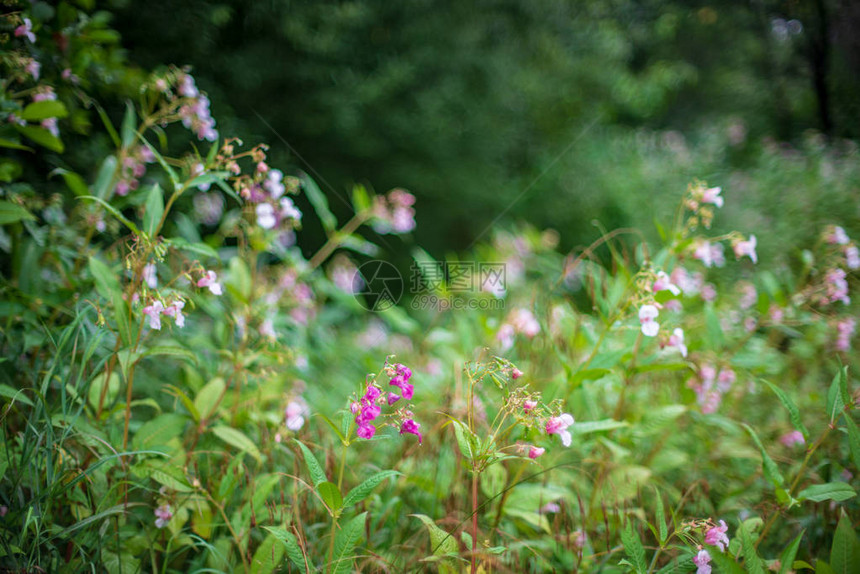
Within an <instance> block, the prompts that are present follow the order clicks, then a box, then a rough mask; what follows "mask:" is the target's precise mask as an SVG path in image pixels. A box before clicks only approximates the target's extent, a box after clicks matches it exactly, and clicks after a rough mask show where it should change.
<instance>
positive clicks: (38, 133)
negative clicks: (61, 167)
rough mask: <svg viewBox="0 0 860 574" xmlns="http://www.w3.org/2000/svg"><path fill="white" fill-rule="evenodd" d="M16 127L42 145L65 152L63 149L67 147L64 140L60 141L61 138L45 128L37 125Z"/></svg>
mask: <svg viewBox="0 0 860 574" xmlns="http://www.w3.org/2000/svg"><path fill="white" fill-rule="evenodd" d="M15 129H17V130H18V132H19V133H20V134H21V135H22V136H24V137H26V138H29V139H31V140H33V141H34V142H36V143H37V144H39V145H40V146H42V147H44V148H48V149H49V150H51V151H55V152H57V153H63V150H65V149H66V148H65V147H64V146H63V142H62V141H60V138H58V137H55V136H54V134H52V133H51V132H49V131H48V130H46V129H45V128H37V127H36V126H19V125H16V126H15Z"/></svg>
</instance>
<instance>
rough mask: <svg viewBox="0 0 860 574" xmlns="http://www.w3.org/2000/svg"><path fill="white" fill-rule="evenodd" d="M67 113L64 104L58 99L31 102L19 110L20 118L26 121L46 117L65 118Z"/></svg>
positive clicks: (45, 118) (36, 120)
mask: <svg viewBox="0 0 860 574" xmlns="http://www.w3.org/2000/svg"><path fill="white" fill-rule="evenodd" d="M68 115H69V110H67V109H66V105H65V104H64V103H63V102H61V101H59V100H42V101H40V102H33V103H32V104H30V105H28V106H27V107H26V108H24V111H23V112H21V119H24V120H27V121H28V122H41V121H42V120H47V119H48V118H65V117H66V116H68Z"/></svg>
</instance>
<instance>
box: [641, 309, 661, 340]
mask: <svg viewBox="0 0 860 574" xmlns="http://www.w3.org/2000/svg"><path fill="white" fill-rule="evenodd" d="M659 314H660V312H659V311H657V307H655V306H654V305H642V307H640V308H639V322H640V323H641V324H642V334H643V335H645V336H646V337H655V336H656V335H657V332H658V331H659V330H660V323H658V322H657V321H655V320H654V319H655V318H656V317H657V315H659Z"/></svg>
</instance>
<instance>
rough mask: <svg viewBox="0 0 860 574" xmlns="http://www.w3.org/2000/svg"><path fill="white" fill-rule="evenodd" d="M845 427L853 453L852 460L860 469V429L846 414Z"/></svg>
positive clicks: (849, 446)
mask: <svg viewBox="0 0 860 574" xmlns="http://www.w3.org/2000/svg"><path fill="white" fill-rule="evenodd" d="M845 427H846V428H847V429H848V448H849V450H850V451H851V460H853V461H854V466H855V467H856V468H860V429H858V428H857V423H855V422H854V419H852V418H851V415H850V414H849V413H845Z"/></svg>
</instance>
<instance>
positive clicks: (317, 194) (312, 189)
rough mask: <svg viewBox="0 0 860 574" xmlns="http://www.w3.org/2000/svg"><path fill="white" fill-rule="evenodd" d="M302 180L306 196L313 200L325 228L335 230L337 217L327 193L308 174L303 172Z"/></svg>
mask: <svg viewBox="0 0 860 574" xmlns="http://www.w3.org/2000/svg"><path fill="white" fill-rule="evenodd" d="M301 180H302V189H303V190H304V192H305V196H306V197H307V198H308V200H309V201H310V202H311V205H312V206H313V208H314V211H315V212H316V214H317V217H319V219H320V223H322V226H323V228H324V229H325V230H326V231H328V232H331V231H334V230H335V228H336V227H337V218H336V217H335V216H334V214H333V213H332V212H331V210H330V209H329V207H328V199H326V196H325V194H324V193H323V192H322V190H320V188H319V186H318V185H317V184H316V182H315V181H314V180H313V179H311V177H310V176H309V175H308V174H306V173H303V174H302V175H301Z"/></svg>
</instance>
